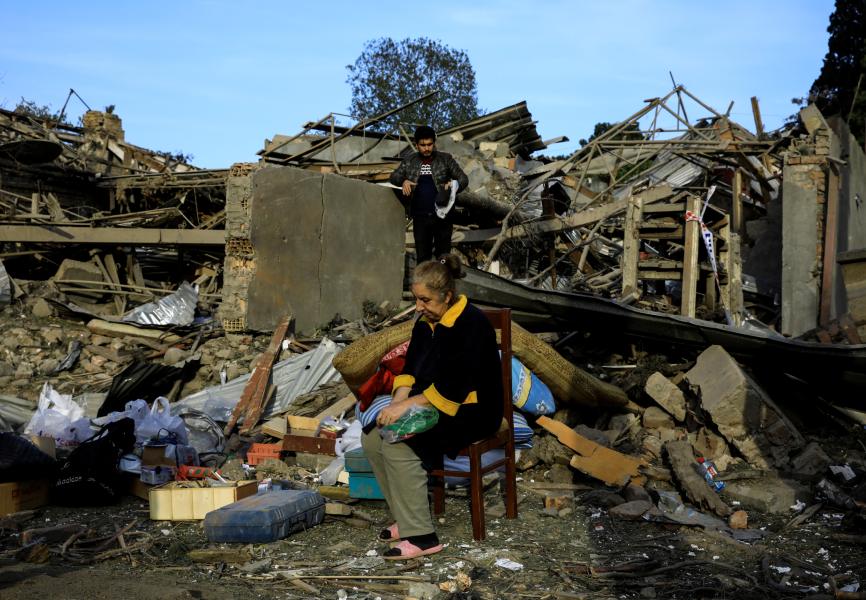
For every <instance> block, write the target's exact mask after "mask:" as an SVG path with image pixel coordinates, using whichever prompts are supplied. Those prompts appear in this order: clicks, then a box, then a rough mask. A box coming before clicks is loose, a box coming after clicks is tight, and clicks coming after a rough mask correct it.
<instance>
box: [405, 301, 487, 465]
mask: <svg viewBox="0 0 866 600" xmlns="http://www.w3.org/2000/svg"><path fill="white" fill-rule="evenodd" d="M501 368H502V367H501V362H500V360H499V346H498V344H497V343H496V333H495V331H494V330H493V327H492V326H491V325H490V321H488V320H487V317H486V316H484V313H482V312H481V311H480V310H479V309H478V308H476V307H475V306H472V305H471V304H469V303H468V302H467V299H466V296H460V297H459V299H458V300H457V302H456V303H454V305H453V306H451V307H450V308H449V309H448V311H446V313H445V314H444V315H443V316H442V318H441V319H440V320H439V322H438V323H434V322H431V321H428V320H427V319H425V318H424V317H422V318H421V319H419V320H418V321H417V322H416V323H415V327H414V328H413V329H412V339H411V342H410V343H409V349H408V351H407V353H406V366H405V367H404V369H403V373H402V374H401V375H399V376H398V377H397V378H396V379H395V380H394V389H395V390H396V389H397V388H398V387H403V386H407V387H410V388H412V395H415V394H422V393H423V394H424V396H425V397H426V398H427V399H428V400H429V401H430V403H431V404H432V405H433V406H435V407H436V408H437V409H439V412H440V414H439V422H438V423H437V425H436V426H435V427H434V428H433V429H431V430H430V431H427V432H424V433H422V434H418V435H416V436H415V437H414V438H411V439H410V440H408V443H409V445H410V446H412V447H413V449H415V451H416V452H417V453H418V454H419V456H421V457H422V458H425V459H426V458H427V457H426V456H425V455H426V454H427V453H428V452H429V453H430V455H431V456H435V455H436V454H437V453H438V455H439V456H440V457H441V455H442V454H449V455H453V454H455V453H456V452H457V451H459V450H460V449H461V448H463V447H465V446H466V445H468V444H470V443H471V442H474V441H476V440H479V439H482V438H484V437H487V436H488V435H490V434H492V433H494V432H495V431H496V430H497V429H498V428H499V425H500V423H501V421H502V410H503V406H502V371H501ZM422 453H423V454H422Z"/></svg>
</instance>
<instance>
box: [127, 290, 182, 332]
mask: <svg viewBox="0 0 866 600" xmlns="http://www.w3.org/2000/svg"><path fill="white" fill-rule="evenodd" d="M196 304H198V288H196V287H193V286H192V285H190V284H189V283H187V282H186V281H184V282H183V283H181V284H180V287H178V288H177V291H176V292H174V293H172V294H169V295H168V296H166V297H165V298H160V299H159V300H157V301H156V302H148V303H147V304H142V305H141V306H138V307H136V308H134V309H132V310H131V311H129V312H128V313H126V314H125V315H123V319H122V320H123V321H125V322H127V323H138V324H139V325H189V324H191V323H192V321H193V319H194V318H195V305H196Z"/></svg>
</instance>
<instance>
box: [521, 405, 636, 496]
mask: <svg viewBox="0 0 866 600" xmlns="http://www.w3.org/2000/svg"><path fill="white" fill-rule="evenodd" d="M537 423H538V424H539V425H541V426H542V427H544V428H545V429H546V430H547V431H549V432H550V433H552V434H553V435H555V436H556V438H557V439H558V440H559V441H560V442H561V443H562V444H563V445H565V446H567V447H568V448H571V449H572V450H574V451H575V452H577V454H576V455H575V456H573V457H572V458H571V462H570V464H571V466H572V467H574V468H575V469H577V470H578V471H580V472H582V473H585V474H586V475H589V476H590V477H594V478H595V479H598V480H600V481H603V482H604V483H606V484H608V485H613V486H617V487H620V486H624V485H626V484H628V483H630V482H631V483H635V484H638V485H640V484H642V483H643V482H644V477H643V476H642V475H641V474H640V471H639V469H640V467H641V466H643V465H645V464H646V463H645V462H644V461H643V460H642V459H639V458H635V457H633V456H627V455H625V454H621V453H619V452H617V451H616V450H611V449H610V448H605V447H604V446H602V445H600V444H596V443H595V442H593V441H592V440H590V439H587V438H585V437H583V436H582V435H580V434H579V433H577V432H576V431H574V430H573V429H571V428H570V427H569V426H568V425H566V424H565V423H560V422H559V421H554V420H553V419H551V418H550V417H539V418H538V420H537Z"/></svg>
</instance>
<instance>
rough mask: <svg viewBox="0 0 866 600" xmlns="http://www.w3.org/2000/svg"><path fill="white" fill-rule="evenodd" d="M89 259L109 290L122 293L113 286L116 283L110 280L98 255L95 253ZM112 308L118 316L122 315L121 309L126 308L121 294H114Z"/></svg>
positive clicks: (118, 288)
mask: <svg viewBox="0 0 866 600" xmlns="http://www.w3.org/2000/svg"><path fill="white" fill-rule="evenodd" d="M97 252H98V251H97ZM91 258H92V260H93V264H94V265H96V268H97V269H99V272H100V273H102V278H103V279H104V280H105V282H106V283H107V284H108V287H109V289H112V290H116V291H122V290H121V289H120V287H118V286H116V285H115V283H116V282H115V281H114V280H113V279H112V278H111V275H110V274H109V273H108V269H106V268H105V264H104V263H103V262H102V259H101V258H100V257H99V254H98V253H96V254H94V255H93V256H92V257H91ZM114 307H115V308H116V309H117V314H118V315H122V314H123V309H124V308H125V307H126V300H125V299H124V298H123V297H122V294H115V296H114Z"/></svg>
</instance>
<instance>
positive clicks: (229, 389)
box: [172, 338, 341, 422]
mask: <svg viewBox="0 0 866 600" xmlns="http://www.w3.org/2000/svg"><path fill="white" fill-rule="evenodd" d="M340 349H341V347H340V346H339V345H338V344H336V343H334V342H332V341H331V340H329V339H327V338H325V339H323V340H322V342H321V343H320V344H319V345H318V347H317V348H316V349H315V350H311V351H310V352H305V353H304V354H299V355H298V356H293V357H291V358H288V359H286V360H283V361H280V362H278V363H276V364H275V365H274V368H273V371H272V377H273V382H274V385H275V386H276V388H277V389H276V392H275V393H274V398H273V400H272V401H271V402H270V403H269V404H268V405H267V406H266V407H265V411H264V413H263V414H262V417H263V418H268V417H271V416H273V415H276V414H279V413H282V412H285V411H286V409H287V408H288V407H289V406H290V405H291V403H292V401H293V400H294V399H295V398H297V397H298V396H300V395H301V394H306V393H307V392H311V391H313V390H315V389H316V388H317V387H319V386H320V385H322V384H325V383H332V382H334V381H337V380H338V379H339V378H340V374H339V373H338V372H337V370H336V369H335V368H334V367H333V366H331V361H333V360H334V357H335V356H336V355H337V354H338V353H339V351H340ZM250 375H251V374H250V373H247V374H246V375H243V376H241V377H238V378H237V379H233V380H231V381H229V382H227V383H225V384H223V385H217V386H214V387H211V388H207V389H205V390H202V391H200V392H196V393H195V394H192V395H190V396H187V397H186V398H184V399H182V400H180V401H179V402H176V403H174V404H173V405H172V413H173V414H179V413H180V412H181V411H182V410H186V409H193V410H198V411H201V412H203V413H205V414H207V415H208V416H210V417H211V418H212V419H213V420H215V421H222V422H227V421H228V419H229V417H230V416H231V413H232V410H234V407H235V405H237V403H238V401H239V400H240V398H241V394H242V393H243V391H244V387H245V386H246V384H247V381H249V379H250Z"/></svg>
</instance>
